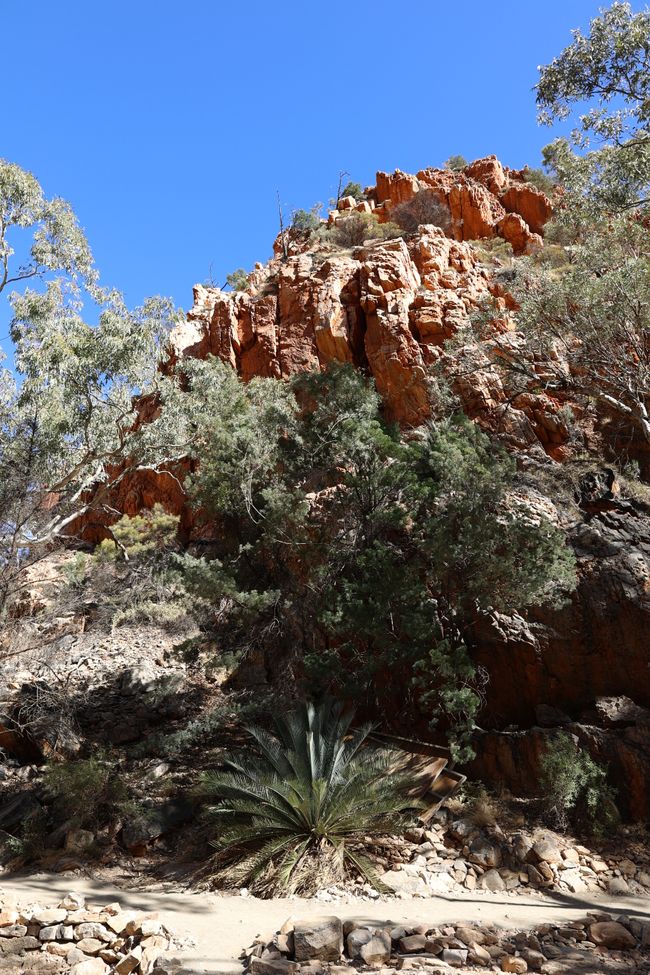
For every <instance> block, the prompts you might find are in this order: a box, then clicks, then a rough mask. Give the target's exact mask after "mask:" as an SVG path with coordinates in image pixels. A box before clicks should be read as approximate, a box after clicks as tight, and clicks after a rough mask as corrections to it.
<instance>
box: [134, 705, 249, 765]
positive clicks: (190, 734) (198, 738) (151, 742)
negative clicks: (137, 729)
mask: <svg viewBox="0 0 650 975" xmlns="http://www.w3.org/2000/svg"><path fill="white" fill-rule="evenodd" d="M237 713H238V708H237V706H236V705H234V704H219V705H217V706H216V707H214V708H212V709H211V710H210V711H206V713H205V714H202V715H200V716H199V717H198V718H195V719H194V720H192V721H190V722H189V723H188V724H187V725H185V727H184V728H179V729H178V731H172V732H169V733H168V734H164V733H162V732H159V733H156V734H153V735H150V736H149V737H148V738H147V739H146V740H145V741H143V742H141V743H140V744H139V745H136V747H135V748H134V749H133V755H135V756H136V757H137V756H144V755H153V756H155V757H162V758H175V757H176V756H178V755H182V754H183V753H184V752H187V751H189V749H190V748H193V747H194V746H195V745H196V744H198V743H199V742H201V744H202V745H203V744H204V742H205V740H206V739H209V738H210V736H212V735H214V733H215V732H217V731H219V730H221V729H222V728H224V727H225V726H226V724H228V722H230V721H232V720H234V718H235V717H236V716H237Z"/></svg>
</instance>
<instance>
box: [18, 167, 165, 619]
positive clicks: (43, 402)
mask: <svg viewBox="0 0 650 975" xmlns="http://www.w3.org/2000/svg"><path fill="white" fill-rule="evenodd" d="M16 230H22V231H27V232H29V233H30V234H31V245H30V246H29V248H28V251H29V257H28V260H27V261H26V263H23V264H21V265H20V266H18V267H15V266H12V262H11V258H12V255H13V251H12V247H11V245H10V242H9V241H10V238H11V234H12V231H16ZM0 264H1V268H2V270H0V290H2V288H6V287H7V286H9V285H10V284H14V285H22V288H23V290H15V291H12V292H11V294H10V295H9V300H10V302H11V305H12V310H13V319H12V324H11V339H12V341H13V345H14V361H15V371H11V370H9V369H7V368H5V369H3V370H2V372H0V611H2V610H3V609H4V607H5V604H6V602H7V600H8V599H9V598H10V597H11V596H15V595H16V593H17V592H19V591H20V589H21V587H22V586H23V585H24V584H25V583H24V582H23V581H22V580H23V579H24V570H25V568H26V567H27V566H28V565H29V564H30V563H32V562H33V561H34V560H36V559H38V558H40V557H41V556H42V554H43V553H44V552H46V551H47V550H48V547H49V546H50V545H51V544H52V543H53V542H55V541H56V540H57V539H59V538H60V537H61V536H63V535H65V534H66V533H69V532H70V530H71V526H72V525H73V523H74V522H75V521H76V520H77V519H78V518H79V517H80V516H83V515H85V514H87V513H88V512H89V511H90V510H91V509H96V510H101V509H102V506H103V505H105V504H106V503H107V500H108V498H109V494H110V489H111V488H113V487H115V485H116V484H117V483H118V482H119V480H120V479H123V478H124V477H126V476H128V473H129V472H130V471H133V470H134V469H136V468H137V467H141V466H147V467H150V468H154V469H159V468H163V469H164V468H166V467H168V466H169V465H170V463H172V462H173V460H175V459H177V458H178V457H179V456H182V452H183V450H182V448H181V445H180V442H179V437H178V429H177V428H176V425H175V421H176V418H175V417H174V415H173V414H172V413H171V412H167V413H165V414H164V415H162V414H161V416H160V417H158V418H156V419H155V421H154V422H153V423H149V424H141V425H139V424H138V422H137V421H138V411H137V404H136V401H135V397H136V396H137V395H138V394H147V393H151V394H156V393H160V392H161V390H162V387H163V386H164V385H165V383H167V384H168V385H169V382H168V381H167V380H165V379H164V377H162V376H160V375H159V373H158V369H157V366H158V362H159V359H160V353H161V350H162V348H163V345H164V342H165V340H166V336H167V334H168V332H169V329H170V327H171V325H172V324H173V322H174V321H175V320H176V318H177V314H176V311H175V309H174V308H173V306H172V304H171V303H170V302H169V301H167V300H166V299H161V298H152V299H149V300H147V301H146V302H145V303H144V304H143V306H142V307H140V308H136V309H133V310H131V309H129V308H128V307H127V306H126V303H125V301H124V298H123V296H122V295H121V294H120V293H119V292H117V291H109V290H106V289H103V288H101V287H100V286H99V276H98V272H97V270H96V268H95V266H94V264H93V262H92V256H91V253H90V249H89V247H88V244H87V242H86V239H85V236H84V234H83V231H82V230H81V229H80V227H79V226H78V223H77V221H76V218H75V216H74V214H73V212H72V210H71V209H70V207H69V205H68V204H67V203H65V202H64V201H62V200H52V201H48V200H46V199H45V198H44V195H43V193H42V191H41V189H40V186H39V184H38V182H37V181H36V179H35V178H34V177H33V176H32V175H31V174H30V173H27V172H25V171H24V170H22V169H20V167H18V166H15V165H12V164H8V163H0ZM36 283H38V284H39V285H40V286H39V287H34V285H35V284H36ZM84 299H85V300H86V307H84ZM88 303H90V306H91V307H90V309H88V308H87V305H88ZM88 310H90V312H91V314H92V315H93V316H94V317H96V318H97V321H96V322H94V323H90V322H88V321H87V320H86V318H85V317H84V312H85V311H88Z"/></svg>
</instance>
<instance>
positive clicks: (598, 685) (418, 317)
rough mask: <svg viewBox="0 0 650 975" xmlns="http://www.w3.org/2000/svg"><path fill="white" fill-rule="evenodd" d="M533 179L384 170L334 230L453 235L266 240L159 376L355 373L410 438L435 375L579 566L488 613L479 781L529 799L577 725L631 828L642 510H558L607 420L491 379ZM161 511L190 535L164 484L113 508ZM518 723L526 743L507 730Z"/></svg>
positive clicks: (648, 528)
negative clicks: (560, 471)
mask: <svg viewBox="0 0 650 975" xmlns="http://www.w3.org/2000/svg"><path fill="white" fill-rule="evenodd" d="M525 177H526V172H525V171H513V170H510V169H507V168H504V167H503V166H501V164H500V163H499V162H498V161H497V160H496V158H495V157H488V158H487V159H482V160H478V161H476V162H474V163H472V164H471V165H469V166H467V167H466V168H465V169H464V170H463V171H462V172H458V173H457V172H450V171H447V170H436V169H425V170H422V171H421V172H419V173H418V174H417V175H415V176H414V175H409V174H406V173H402V172H400V171H396V172H395V173H392V174H387V173H378V174H377V182H376V185H375V186H374V187H371V188H369V190H368V191H367V193H366V197H367V199H366V200H364V201H361V202H357V201H356V200H354V199H353V198H351V197H350V198H346V199H344V200H342V201H339V210H337V211H334V212H333V213H332V214H330V216H329V221H330V223H332V222H336V221H337V220H339V219H342V218H343V217H344V216H345V215H346V214H347V213H349V212H350V211H352V210H355V211H359V212H368V213H369V212H374V213H375V215H376V216H377V218H378V219H379V220H380V221H388V220H390V217H391V211H392V210H393V209H394V207H395V206H397V205H398V204H400V203H402V202H404V201H408V200H410V199H411V198H412V197H413V196H414V195H415V193H417V192H419V191H421V190H423V189H427V190H429V191H432V192H434V193H435V194H436V196H437V198H438V200H439V201H440V203H441V205H443V206H444V207H445V208H446V211H447V213H448V216H449V223H448V227H447V233H445V232H444V231H443V230H442V229H441V228H439V227H434V226H423V227H420V228H419V230H418V231H417V232H416V233H413V234H409V235H405V236H404V237H399V238H396V239H391V240H375V241H366V242H365V243H364V244H363V245H362V246H359V247H355V248H350V249H348V250H340V249H339V250H336V251H332V250H331V249H328V248H327V247H326V246H321V245H319V244H318V243H316V244H315V243H314V241H313V240H310V238H309V235H307V234H302V233H298V232H295V231H291V232H289V234H288V235H287V236H286V238H285V239H284V241H280V240H278V241H276V244H275V256H274V257H273V259H272V260H271V261H269V262H268V263H267V264H264V265H262V264H257V265H256V267H255V269H254V271H253V272H252V274H251V275H250V276H249V284H248V287H247V289H246V290H244V291H240V292H225V291H222V290H220V289H218V288H207V287H203V286H197V287H196V288H195V290H194V305H193V307H192V309H191V311H190V312H189V314H188V316H187V321H186V322H185V323H183V324H182V325H181V326H179V327H178V328H177V329H176V330H175V332H174V333H172V336H171V340H170V352H169V359H168V362H167V364H166V367H165V368H166V369H167V370H169V371H172V370H176V369H180V370H182V362H183V360H185V359H187V358H191V357H195V358H204V357H207V356H208V355H214V356H217V357H218V358H220V359H221V360H223V361H224V362H226V363H228V364H230V365H231V366H232V368H233V369H234V370H236V372H237V373H238V375H240V376H241V378H242V380H244V381H247V380H249V379H251V378H252V377H254V376H268V377H275V378H278V379H281V378H286V377H289V376H292V375H294V374H295V373H297V372H300V371H304V370H312V369H318V368H323V367H325V366H326V365H327V364H328V363H330V362H349V363H352V364H353V365H355V366H356V367H358V368H359V369H362V370H363V371H364V372H366V373H367V374H368V375H370V376H371V377H372V378H373V379H374V382H375V383H376V386H377V389H378V391H379V392H380V394H381V396H382V398H383V402H384V404H385V412H386V416H387V418H388V419H390V420H393V421H396V422H398V423H399V424H400V425H401V426H402V427H405V428H408V427H415V426H417V425H419V424H421V423H422V422H424V421H425V420H426V419H427V417H428V416H429V415H430V411H431V376H432V370H433V369H434V367H439V368H440V369H441V371H442V373H443V374H445V375H446V376H447V378H448V379H449V381H450V383H451V384H452V386H453V389H454V392H455V393H456V395H457V396H458V398H459V400H460V402H461V404H462V406H463V409H464V410H465V411H466V412H467V414H468V415H469V416H470V417H472V418H473V419H475V420H476V422H478V423H479V424H481V426H482V427H484V428H485V429H487V430H489V431H490V432H491V433H492V434H493V435H494V436H495V437H497V438H498V439H499V440H500V441H501V442H502V443H504V444H505V446H506V447H507V449H509V450H510V451H513V452H515V453H516V455H517V457H518V459H519V464H520V468H521V470H522V471H523V472H524V473H525V475H526V479H527V484H528V488H527V492H528V500H529V501H531V503H533V505H534V504H537V505H541V506H542V508H543V510H544V512H545V513H546V514H548V515H549V516H550V517H552V518H553V519H554V520H555V521H556V522H557V523H558V524H560V525H561V526H562V527H563V528H564V529H565V531H566V532H567V536H568V539H569V542H570V544H571V545H572V546H573V548H574V550H575V552H576V556H577V562H578V574H579V585H578V588H577V591H576V593H575V594H574V595H573V597H572V599H571V601H570V603H569V604H568V605H566V606H565V607H563V608H562V609H560V610H557V611H550V610H547V609H538V610H534V611H532V612H531V613H529V614H528V615H527V617H526V618H523V617H519V616H514V617H507V618H506V617H499V616H495V617H494V618H493V619H492V620H491V621H490V623H489V624H488V623H487V622H486V623H484V624H483V625H482V626H481V628H480V630H479V631H477V634H476V647H475V656H476V660H477V662H479V663H480V664H482V665H483V666H484V667H485V669H486V671H487V673H488V675H489V683H488V685H487V697H486V703H485V707H484V710H483V713H482V715H481V719H480V720H481V724H482V726H483V727H484V728H485V729H487V731H486V732H485V733H484V734H483V735H482V736H481V738H480V742H479V759H478V767H479V771H480V774H481V776H482V777H483V778H484V779H487V780H488V781H492V782H493V783H500V784H504V785H506V786H508V787H510V788H512V789H513V790H515V791H517V790H518V791H522V789H523V788H524V783H525V782H527V783H528V784H530V782H531V781H533V782H534V781H535V768H536V765H537V760H538V758H539V753H540V748H541V745H540V742H541V741H543V738H544V735H546V734H547V733H548V728H549V727H559V726H562V727H569V728H570V729H571V730H572V733H575V734H576V735H578V737H580V738H581V740H583V741H584V742H585V743H586V744H588V746H589V748H590V750H591V751H592V753H593V754H594V755H595V757H596V758H598V759H600V760H603V761H606V762H608V763H609V764H610V766H611V767H612V770H613V774H614V777H615V779H616V780H617V781H618V782H619V784H620V785H621V787H622V788H623V791H624V796H625V798H624V804H625V803H627V808H628V812H629V813H630V814H631V815H633V816H635V817H637V816H642V815H647V814H648V812H650V784H649V783H648V778H649V777H648V776H646V775H645V773H644V770H645V769H647V768H648V767H650V711H649V710H646V709H648V708H650V659H649V658H650V655H649V654H648V640H647V630H648V624H649V623H650V506H648V505H647V504H645V503H643V502H641V501H638V500H637V501H632V500H625V499H622V498H621V497H620V496H617V495H616V491H615V490H612V489H611V488H612V485H611V484H609V483H608V484H606V485H604V486H603V485H602V484H600V482H599V480H598V478H596V480H595V482H594V483H593V484H592V485H591V488H590V489H588V488H587V487H585V485H584V484H582V485H577V486H576V491H575V495H574V496H573V495H572V494H571V492H570V491H569V493H568V495H567V497H566V499H565V501H564V502H558V500H557V499H554V500H552V499H551V498H549V496H548V493H545V490H546V489H545V487H544V484H547V483H548V474H549V471H552V470H554V469H555V468H556V466H557V465H558V464H561V463H563V462H565V461H568V460H570V459H571V458H573V457H574V456H575V455H576V453H581V452H582V453H587V454H588V453H589V452H594V451H595V450H596V448H598V446H599V444H600V443H601V439H602V436H603V426H604V425H605V424H606V419H607V418H603V417H598V416H596V415H595V414H592V413H590V412H589V411H588V410H586V409H585V408H581V407H580V406H579V405H578V404H575V403H571V404H570V406H571V411H568V410H567V405H568V404H567V402H566V401H563V400H561V399H559V398H557V397H553V396H550V395H548V394H546V393H544V392H540V390H539V384H537V387H531V388H526V389H525V390H524V391H523V392H522V391H519V392H517V393H515V394H513V391H512V390H511V389H509V388H508V386H507V379H506V378H504V372H503V370H500V369H499V368H498V367H497V364H496V358H497V356H498V355H502V354H503V349H504V348H507V346H508V343H517V342H518V341H520V337H519V336H518V335H517V333H516V332H515V331H514V330H512V325H511V324H510V323H509V320H508V312H509V310H511V309H512V308H513V307H514V302H513V299H512V298H511V296H510V295H509V294H508V293H507V290H506V287H505V286H504V280H503V276H502V275H499V274H498V268H499V264H500V261H499V259H498V258H497V259H496V260H486V257H485V252H484V249H485V246H486V242H487V244H488V245H489V244H490V242H491V241H495V240H496V239H497V238H500V239H502V240H505V241H507V242H508V243H509V244H510V245H511V246H512V248H513V251H514V253H515V254H525V253H531V252H534V251H535V250H537V249H539V248H540V247H542V246H543V243H542V234H543V229H544V224H545V222H546V221H547V220H548V218H549V216H550V215H551V210H552V208H551V202H550V201H549V199H548V198H547V197H546V196H545V195H544V194H543V193H541V192H540V191H539V190H538V189H536V188H535V187H534V186H533V185H532V184H531V183H530V182H527V181H526V178H525ZM479 239H480V241H481V243H480V244H479V245H478V246H477V245H476V243H475V241H477V240H479ZM481 248H483V251H482V250H481ZM284 250H286V252H287V253H286V256H285V254H284V253H283V251H284ZM495 271H496V272H497V273H495ZM506 283H507V279H506ZM488 297H490V298H492V299H493V302H494V309H495V311H494V315H495V317H494V320H493V325H492V328H493V332H494V337H495V338H496V337H497V336H498V338H499V342H498V345H497V343H496V342H494V341H491V340H490V338H489V337H488V339H487V340H486V341H485V342H484V343H483V344H477V343H476V341H470V340H469V339H468V340H467V342H466V343H465V344H464V343H463V339H462V336H463V327H464V326H465V325H466V324H467V323H468V320H469V316H470V315H471V314H472V313H473V312H474V310H475V309H477V308H478V307H479V305H480V304H481V303H482V302H484V300H485V299H486V298H488ZM453 337H457V339H458V342H457V343H456V347H455V348H453V349H452V350H450V349H449V348H448V347H446V346H445V343H446V341H447V340H448V339H451V338H453ZM576 431H577V432H576ZM595 463H596V464H597V462H595ZM156 502H161V503H163V505H164V506H165V507H167V509H168V510H170V511H172V512H174V513H177V514H180V515H181V519H182V524H183V525H184V528H185V530H186V532H187V534H191V530H192V520H191V514H190V513H189V509H188V507H187V505H186V503H185V498H184V496H183V493H182V489H181V488H180V485H179V482H178V480H176V479H174V478H172V477H168V478H167V479H165V476H164V475H162V476H161V475H154V474H150V475H147V477H146V478H145V479H143V480H141V481H138V482H133V481H131V482H129V483H127V484H125V483H123V484H122V485H121V486H120V489H119V494H118V495H117V496H115V497H113V498H112V499H111V504H112V505H113V507H114V508H115V509H116V510H117V511H120V512H124V513H128V514H134V513H136V512H137V511H138V510H140V509H141V508H143V507H151V506H152V505H153V504H154V503H156ZM621 696H625V697H626V698H629V699H630V705H631V702H634V704H635V705H636V708H635V707H634V706H628V705H621V706H620V707H619V708H618V711H617V712H616V714H617V717H616V719H615V720H614V719H611V714H610V717H609V718H603V713H604V712H605V711H607V707H606V706H605V705H602V702H601V703H599V699H601V698H612V697H619V698H620V697H621ZM610 712H611V708H610ZM513 724H515V725H517V726H518V727H519V728H520V729H524V731H523V732H522V731H515V732H513V731H511V730H507V729H508V728H509V726H511V725H513ZM541 726H543V728H545V729H546V730H539V728H540V727H541ZM533 728H537V729H538V730H535V731H533V732H527V731H526V730H525V729H533ZM540 736H541V737H540Z"/></svg>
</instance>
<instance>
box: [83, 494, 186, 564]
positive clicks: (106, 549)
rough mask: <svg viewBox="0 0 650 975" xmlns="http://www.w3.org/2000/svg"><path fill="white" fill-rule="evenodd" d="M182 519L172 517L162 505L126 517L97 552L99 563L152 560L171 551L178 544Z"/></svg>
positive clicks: (113, 527)
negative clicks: (177, 534) (178, 532)
mask: <svg viewBox="0 0 650 975" xmlns="http://www.w3.org/2000/svg"><path fill="white" fill-rule="evenodd" d="M177 531H178V516H176V515H170V514H168V513H167V512H166V511H165V509H164V508H163V507H162V505H160V504H155V505H154V507H153V508H152V509H151V510H150V511H143V512H142V513H141V514H139V515H134V516H133V517H129V516H128V515H123V516H122V517H121V518H120V520H119V521H118V522H116V523H115V524H114V525H113V526H112V527H111V536H112V537H111V538H106V539H104V541H102V542H101V543H100V545H98V547H97V548H96V549H95V558H96V559H98V560H99V561H106V560H121V559H126V560H127V561H129V560H130V559H134V558H135V559H143V558H146V559H151V558H156V557H158V556H160V555H161V554H163V553H164V552H169V551H171V550H172V549H173V548H174V547H175V545H176V533H177Z"/></svg>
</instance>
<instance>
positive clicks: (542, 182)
mask: <svg viewBox="0 0 650 975" xmlns="http://www.w3.org/2000/svg"><path fill="white" fill-rule="evenodd" d="M524 179H525V181H526V182H527V183H532V185H533V186H535V187H536V188H537V189H538V190H541V191H542V193H546V195H547V196H551V195H552V194H553V192H554V191H555V181H554V180H553V179H552V178H551V177H550V176H549V175H548V173H545V172H544V170H543V169H529V168H528V167H527V168H526V169H525V171H524Z"/></svg>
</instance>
